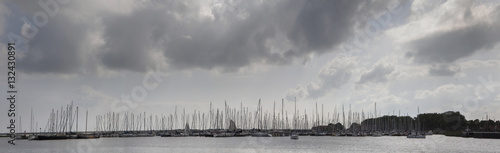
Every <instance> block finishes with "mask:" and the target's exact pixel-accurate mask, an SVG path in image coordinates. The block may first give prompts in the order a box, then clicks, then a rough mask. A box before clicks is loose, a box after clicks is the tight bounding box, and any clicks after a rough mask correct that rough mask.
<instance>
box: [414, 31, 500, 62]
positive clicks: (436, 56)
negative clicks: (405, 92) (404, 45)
mask: <svg viewBox="0 0 500 153" xmlns="http://www.w3.org/2000/svg"><path fill="white" fill-rule="evenodd" d="M499 27H500V26H499V25H487V24H477V25H473V26H470V27H465V28H460V29H454V30H450V31H446V32H439V33H435V34H432V35H429V36H427V37H424V38H422V39H418V40H415V41H413V42H411V46H412V47H413V48H414V49H415V51H414V52H409V53H408V54H407V56H408V57H412V58H413V59H414V62H417V63H424V64H439V63H445V64H446V63H452V62H455V61H456V60H458V59H461V58H464V57H468V56H470V55H472V54H474V53H475V52H477V51H480V50H482V49H490V48H492V47H493V46H494V45H495V44H496V43H498V42H499V41H500V35H498V33H497V31H498V30H500V28H499Z"/></svg>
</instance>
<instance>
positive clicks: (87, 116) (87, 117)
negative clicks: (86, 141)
mask: <svg viewBox="0 0 500 153" xmlns="http://www.w3.org/2000/svg"><path fill="white" fill-rule="evenodd" d="M85 114H86V115H85V116H86V117H85V134H86V133H87V122H88V121H89V110H88V109H87V112H86V113H85Z"/></svg>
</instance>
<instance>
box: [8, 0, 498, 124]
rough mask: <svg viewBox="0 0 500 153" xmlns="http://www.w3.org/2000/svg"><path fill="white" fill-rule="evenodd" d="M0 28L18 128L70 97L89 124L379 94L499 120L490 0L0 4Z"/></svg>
mask: <svg viewBox="0 0 500 153" xmlns="http://www.w3.org/2000/svg"><path fill="white" fill-rule="evenodd" d="M0 35H1V36H2V37H0V54H1V55H2V56H0V57H2V58H0V73H1V75H2V76H4V77H5V76H7V72H8V69H7V43H10V42H15V43H16V74H17V75H16V77H17V78H16V79H17V83H16V84H17V90H18V101H17V103H16V108H17V113H18V115H20V116H21V117H22V124H23V130H29V126H30V112H31V109H33V112H34V116H35V121H36V122H37V124H38V127H42V128H43V127H45V124H46V123H47V120H48V118H49V115H50V112H51V111H52V109H55V110H60V109H61V107H64V108H65V107H66V105H68V104H71V102H73V103H74V105H75V107H76V106H78V107H79V109H80V113H79V114H80V115H81V116H83V114H84V113H83V112H84V111H86V110H88V111H89V127H94V125H95V124H94V123H95V116H96V115H102V114H105V113H107V112H120V113H123V112H127V111H128V112H135V113H141V112H147V113H148V114H153V115H160V114H172V113H174V111H175V107H177V109H178V112H180V111H181V110H182V109H185V111H186V112H189V113H191V114H192V112H194V111H195V110H196V111H201V112H202V113H207V112H208V111H209V107H210V103H212V105H213V106H212V107H214V108H221V109H223V108H224V104H225V103H227V105H229V106H230V107H231V108H240V106H241V105H243V107H248V108H249V110H256V108H257V104H258V102H259V99H260V100H261V103H262V105H263V108H264V111H267V112H268V113H271V112H273V107H274V103H276V108H277V109H278V108H281V103H282V100H283V101H284V109H286V110H287V113H288V114H290V116H291V114H293V110H294V104H295V103H294V102H295V101H296V105H297V109H298V110H299V111H300V113H303V112H304V110H306V111H307V112H308V113H309V114H312V112H314V111H316V110H315V109H316V103H317V104H318V106H319V107H321V105H323V107H324V115H325V116H326V115H327V113H330V115H331V114H333V112H339V111H341V107H342V106H343V105H344V107H345V111H346V112H347V111H348V109H349V108H350V109H352V110H353V111H354V112H364V113H366V114H368V113H370V114H374V108H375V103H376V104H377V115H399V114H401V115H406V114H408V115H410V116H416V115H417V114H418V113H435V112H437V113H442V112H445V111H460V113H462V114H463V115H465V117H466V119H468V120H470V119H485V118H486V116H488V117H489V118H491V119H496V120H498V118H500V112H499V111H498V110H499V109H500V71H499V70H500V69H499V68H500V52H499V49H500V43H499V42H500V2H499V1H494V0H493V1H490V0H478V1H468V0H466V1H461V0H459V1H443V0H441V1H434V0H433V1H430V0H425V1H411V0H409V1H403V0H401V1H398V0H396V1H395V0H392V1H360V0H345V1H344V0H334V1H329V0H311V1H290V0H273V1H261V0H254V1H248V0H192V1H181V0H166V1H160V0H139V1H136V0H108V1H100V0H88V1H76V0H46V1H28V0H21V1H18V0H2V1H0ZM3 80H4V81H1V82H0V84H1V85H2V86H3V87H4V89H5V90H6V91H7V81H6V78H5V79H3ZM4 96H5V97H7V94H6V92H4ZM3 101H4V102H3V103H2V107H1V108H2V110H3V111H7V107H8V104H7V102H6V101H5V99H4V100H3ZM2 114H6V113H2ZM325 118H326V117H325ZM0 122H1V123H5V124H6V125H7V124H8V117H7V115H1V116H0ZM79 123H80V125H83V124H84V121H83V117H80V120H79ZM89 129H90V128H89ZM0 132H7V129H5V128H2V129H1V130H0Z"/></svg>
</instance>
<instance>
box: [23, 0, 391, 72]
mask: <svg viewBox="0 0 500 153" xmlns="http://www.w3.org/2000/svg"><path fill="white" fill-rule="evenodd" d="M73 3H75V4H74V5H67V6H65V7H64V8H63V7H61V10H60V11H62V10H64V9H67V10H72V9H79V8H77V7H80V5H77V4H79V3H78V2H77V1H76V2H73ZM140 3H141V5H137V7H133V8H132V11H130V13H115V12H113V11H107V10H94V12H90V13H89V12H86V13H84V14H77V13H71V14H64V15H62V14H59V15H58V16H56V17H55V18H50V21H49V24H48V25H47V26H46V27H43V28H40V32H39V33H38V34H37V35H36V37H35V38H33V39H32V40H30V43H29V46H30V49H29V51H27V52H26V56H25V58H24V59H23V60H24V61H23V63H24V64H25V66H24V67H23V69H24V70H25V71H32V72H41V73H43V72H46V73H74V72H75V71H78V70H81V69H95V68H89V67H85V66H89V64H87V65H85V63H95V62H96V61H97V63H99V64H102V65H104V66H105V67H106V68H108V69H111V70H129V71H139V72H142V71H145V70H146V67H148V66H153V65H154V64H155V63H157V62H163V61H159V60H163V59H166V61H164V62H166V63H167V64H168V65H169V66H170V67H171V68H174V69H191V68H201V69H207V70H210V69H220V70H223V71H237V70H238V69H239V68H242V67H246V66H249V65H252V64H272V65H285V64H290V63H295V62H297V61H299V62H300V61H305V60H307V59H308V58H310V56H309V55H311V54H321V53H325V52H332V48H334V47H336V46H337V45H339V44H340V43H341V42H343V41H345V40H347V39H349V38H351V36H352V35H353V33H354V31H355V30H356V28H357V27H363V26H364V21H363V20H364V19H366V18H367V17H369V16H370V14H372V15H373V14H377V13H378V12H381V11H384V10H387V5H388V3H389V2H387V1H383V2H378V1H358V0H355V1H352V0H346V1H329V0H315V1H308V2H301V1H264V2H257V1H230V2H222V3H220V4H217V5H213V4H211V5H213V6H208V8H209V10H208V12H203V13H201V11H200V10H205V9H206V8H207V6H204V5H205V4H203V5H202V4H197V2H194V1H147V2H140ZM19 5H26V6H25V7H23V8H30V7H35V6H33V5H32V4H31V3H29V4H25V3H19ZM90 6H92V5H89V6H87V7H90ZM73 7H75V8H73ZM205 11H206V10H205ZM201 14H203V15H201ZM206 14H208V15H206ZM72 18H73V19H74V18H84V19H92V22H90V23H87V22H86V21H81V22H77V21H78V20H70V19H72ZM89 27H92V28H89ZM89 33H92V34H94V35H92V37H91V36H90V35H89ZM96 33H98V34H99V36H100V37H101V38H94V37H96V36H95V34H96ZM94 39H99V41H102V44H99V46H88V47H82V45H83V43H82V42H83V41H85V40H89V41H91V40H94ZM100 39H102V40H100ZM94 41H95V40H94ZM277 41H278V43H279V42H288V45H284V46H286V47H276V46H277V44H275V43H277ZM86 45H88V44H86ZM94 45H95V44H94ZM82 48H85V49H82ZM88 48H91V49H95V50H86V49H88ZM81 55H87V56H81ZM96 65H97V64H90V66H96Z"/></svg>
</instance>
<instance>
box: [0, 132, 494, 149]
mask: <svg viewBox="0 0 500 153" xmlns="http://www.w3.org/2000/svg"><path fill="white" fill-rule="evenodd" d="M0 141H3V142H2V143H0V152H1V153H29V152H36V153H59V152H61V153H63V152H64V153H66V152H68V153H72V152H78V153H82V152H99V153H115V152H126V153H127V152H131V153H141V152H147V153H156V152H158V153H160V152H161V153H163V152H180V153H184V152H186V153H188V152H189V153H191V152H217V153H225V152H227V153H229V152H231V153H232V152H242V153H253V152H259V153H260V152H272V153H289V152H290V153H291V152H500V139H476V138H461V137H447V136H443V135H432V136H427V138H426V139H408V138H406V137H391V136H383V137H331V136H324V137H313V136H301V137H300V138H299V140H291V139H290V137H228V138H206V137H142V138H137V137H135V138H100V139H72V140H46V141H28V140H17V141H16V145H15V146H13V145H10V144H8V143H7V141H8V138H0Z"/></svg>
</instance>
